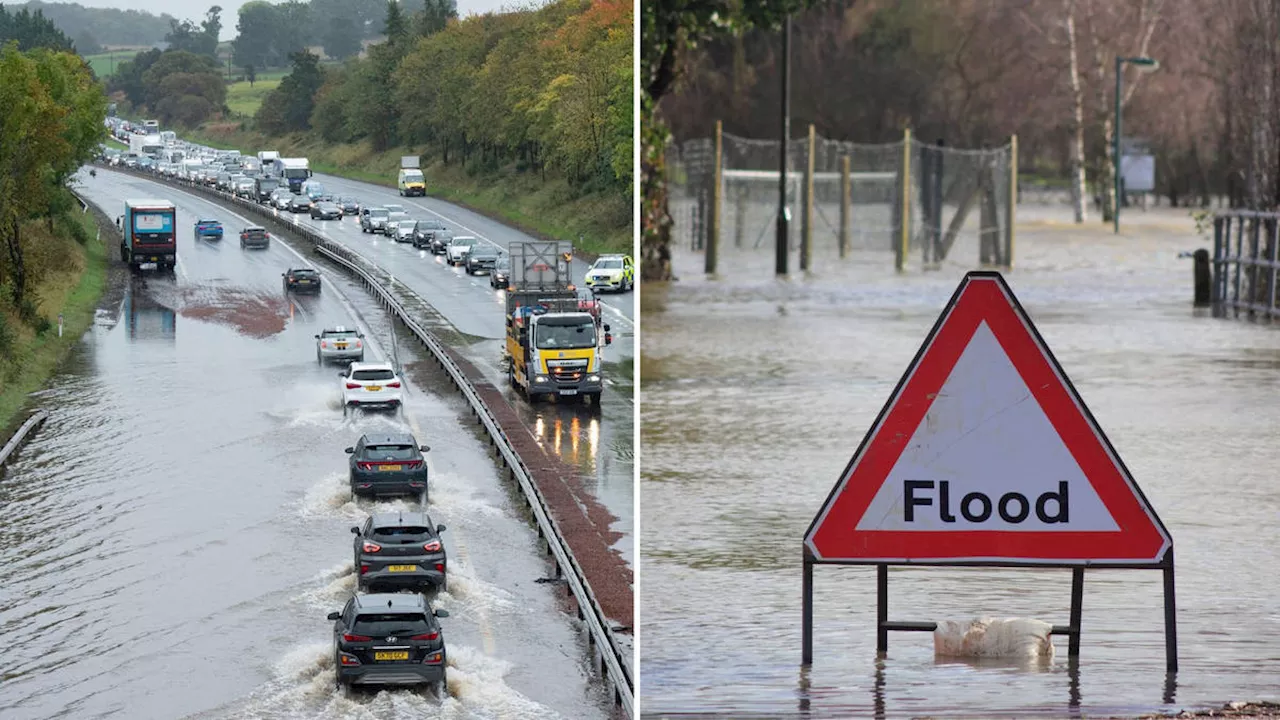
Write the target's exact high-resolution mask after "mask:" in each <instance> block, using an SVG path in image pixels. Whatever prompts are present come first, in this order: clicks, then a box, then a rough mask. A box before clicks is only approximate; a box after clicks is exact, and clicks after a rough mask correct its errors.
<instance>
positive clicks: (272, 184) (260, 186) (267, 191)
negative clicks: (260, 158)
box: [253, 177, 280, 202]
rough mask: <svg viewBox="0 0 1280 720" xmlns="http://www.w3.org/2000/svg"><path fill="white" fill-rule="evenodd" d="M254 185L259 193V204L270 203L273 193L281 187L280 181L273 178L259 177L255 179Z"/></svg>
mask: <svg viewBox="0 0 1280 720" xmlns="http://www.w3.org/2000/svg"><path fill="white" fill-rule="evenodd" d="M253 185H254V190H255V192H256V193H257V198H258V202H269V201H270V200H271V193H272V192H274V191H275V189H276V188H278V187H280V181H279V180H278V179H276V178H273V177H258V178H256V179H254V181H253Z"/></svg>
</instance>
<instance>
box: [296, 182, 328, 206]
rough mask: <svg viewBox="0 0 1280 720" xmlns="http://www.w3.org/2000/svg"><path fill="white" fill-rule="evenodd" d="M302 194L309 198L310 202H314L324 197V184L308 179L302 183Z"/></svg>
mask: <svg viewBox="0 0 1280 720" xmlns="http://www.w3.org/2000/svg"><path fill="white" fill-rule="evenodd" d="M302 194H303V195H306V196H307V197H309V198H311V202H313V203H314V202H316V201H318V200H320V199H322V198H323V197H324V195H325V190H324V186H323V185H321V184H320V183H319V182H317V181H315V180H308V181H306V182H304V183H302Z"/></svg>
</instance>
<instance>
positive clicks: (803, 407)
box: [641, 211, 1280, 717]
mask: <svg viewBox="0 0 1280 720" xmlns="http://www.w3.org/2000/svg"><path fill="white" fill-rule="evenodd" d="M1020 212H1021V211H1020ZM1026 214H1029V213H1024V214H1023V216H1024V217H1025V216H1026ZM1041 214H1042V215H1048V214H1049V213H1041ZM1143 218H1145V219H1143ZM1139 223H1142V225H1141V226H1139ZM1099 225H1100V224H1099V223H1096V222H1095V223H1093V225H1091V226H1087V227H1085V228H1077V227H1074V226H1071V225H1067V224H1062V225H1058V224H1057V223H1053V222H1048V221H1046V220H1045V219H1043V218H1042V219H1040V220H1038V221H1036V222H1032V223H1024V225H1023V226H1022V227H1020V228H1019V233H1018V253H1019V255H1018V257H1017V258H1016V262H1017V267H1016V269H1015V270H1014V271H1012V272H1009V273H1006V275H1005V277H1006V279H1007V280H1008V282H1009V284H1010V285H1011V287H1012V289H1013V291H1014V293H1016V295H1017V297H1018V299H1019V300H1020V301H1021V302H1022V304H1023V305H1024V306H1025V307H1026V309H1027V311H1028V313H1029V314H1030V316H1031V319H1032V321H1033V322H1035V323H1036V325H1037V327H1038V328H1039V330H1040V332H1041V334H1042V335H1043V336H1044V339H1045V342H1046V343H1047V344H1048V345H1049V347H1050V348H1051V349H1052V350H1053V352H1054V354H1055V355H1056V356H1057V358H1058V360H1059V361H1060V362H1061V363H1062V365H1063V367H1064V369H1065V371H1066V373H1067V375H1068V376H1069V377H1070V378H1071V380H1072V381H1073V382H1074V384H1075V386H1076V388H1077V390H1078V391H1079V392H1080V394H1081V396H1082V397H1083V399H1084V401H1085V403H1087V404H1088V406H1089V408H1090V409H1091V410H1092V412H1093V414H1094V416H1095V417H1096V418H1097V420H1098V423H1099V424H1100V425H1101V427H1102V429H1103V431H1104V432H1105V433H1106V434H1107V435H1108V436H1109V438H1110V440H1111V441H1112V443H1113V444H1114V445H1115V447H1116V450H1117V452H1118V453H1119V455H1120V456H1121V457H1122V458H1123V459H1124V461H1125V463H1126V464H1127V465H1128V467H1129V469H1130V471H1131V472H1132V473H1133V475H1134V477H1135V479H1136V480H1137V482H1138V484H1139V485H1140V487H1141V488H1142V489H1143V491H1144V493H1145V494H1146V496H1147V498H1148V499H1149V500H1150V501H1151V503H1152V504H1153V506H1154V507H1155V509H1156V511H1157V512H1158V513H1159V514H1160V517H1161V519H1162V520H1163V521H1164V523H1165V525H1166V526H1167V527H1168V528H1169V531H1170V532H1171V533H1172V535H1173V540H1174V546H1175V548H1176V550H1177V559H1178V563H1177V572H1178V575H1177V582H1178V587H1177V592H1178V597H1177V601H1178V631H1179V633H1178V640H1179V656H1180V665H1181V667H1180V672H1179V673H1178V674H1177V676H1176V678H1174V679H1173V683H1172V684H1170V685H1169V687H1166V680H1167V679H1166V676H1165V668H1164V660H1165V658H1164V635H1163V610H1162V607H1163V606H1162V595H1161V589H1162V587H1161V574H1160V572H1159V571H1145V570H1130V571H1119V570H1110V571H1108V570H1099V571H1089V572H1087V573H1086V575H1085V594H1084V606H1083V607H1084V616H1083V621H1082V627H1083V637H1082V649H1081V655H1080V666H1079V673H1078V677H1075V676H1074V674H1073V673H1071V672H1069V671H1068V664H1067V652H1066V647H1065V645H1066V642H1065V640H1064V639H1061V638H1059V639H1058V645H1059V647H1058V652H1057V657H1056V658H1055V659H1054V660H1053V661H1052V662H1047V663H1043V664H1035V665H1034V667H1026V666H1018V665H1016V664H1014V665H1011V664H1001V665H995V666H992V665H990V664H981V665H979V664H977V663H966V662H958V661H950V662H946V663H944V662H941V661H935V659H934V653H933V648H932V644H933V643H932V638H931V637H930V636H929V635H928V634H925V633H893V634H891V635H890V639H889V640H890V647H889V653H888V656H887V657H886V658H885V659H884V660H883V662H881V663H877V659H876V652H875V634H876V633H875V617H876V609H875V602H876V600H875V597H876V593H875V584H876V583H875V570H874V569H873V568H870V567H867V568H855V567H832V566H818V567H817V568H816V570H815V600H814V608H815V623H814V632H815V646H814V664H813V667H812V669H811V670H810V671H809V672H808V673H807V674H803V675H802V673H801V670H800V581H801V539H802V537H803V535H804V532H805V529H806V528H807V527H808V525H809V522H810V521H811V520H812V518H813V516H814V514H815V513H816V512H817V511H818V509H819V508H820V507H821V505H822V502H823V500H824V499H825V498H826V496H827V493H828V492H829V491H830V490H831V488H832V486H833V485H834V484H835V482H836V481H837V479H838V478H839V476H840V473H841V471H842V470H843V469H844V467H845V465H846V464H847V463H848V461H849V458H850V457H852V456H853V454H854V451H855V450H856V449H857V446H858V444H859V442H861V440H862V438H863V435H864V434H865V433H866V431H867V429H868V427H870V425H871V424H872V422H873V421H874V419H875V417H876V415H877V413H878V412H879V411H880V409H881V407H882V406H883V405H884V403H885V402H886V401H887V400H888V399H889V396H890V395H891V393H892V391H893V387H894V385H895V384H896V383H897V382H898V380H899V378H900V377H901V375H902V373H903V371H904V370H905V369H906V367H907V366H908V364H909V363H910V362H911V359H912V357H913V356H914V354H915V352H916V350H917V349H918V348H919V346H920V344H921V343H922V342H923V341H924V339H925V336H926V335H927V333H928V331H929V329H930V327H932V325H933V323H934V322H935V321H936V319H937V317H938V314H939V313H940V312H941V310H942V308H943V307H944V305H945V304H946V302H947V300H948V298H949V297H950V296H951V294H952V292H953V291H954V290H955V287H956V284H957V283H958V282H959V280H960V278H961V277H962V276H963V273H964V271H965V270H967V269H970V268H969V267H968V266H966V265H961V264H955V263H953V264H950V265H948V266H946V267H944V268H943V269H942V270H941V271H937V272H927V273H923V272H921V271H920V270H919V269H918V265H917V266H916V267H912V268H910V270H909V271H908V273H907V274H906V275H903V276H898V275H896V274H895V273H894V271H893V260H892V256H891V255H888V254H872V253H867V252H862V253H858V254H855V255H854V256H853V257H850V258H849V259H847V260H844V261H840V260H838V259H837V258H835V253H834V252H833V251H829V249H825V248H815V260H816V262H815V263H814V266H815V267H817V268H819V270H818V272H817V273H815V274H814V275H813V276H811V277H804V276H803V275H802V274H800V273H794V272H793V274H792V276H791V277H790V278H789V279H785V280H775V279H774V275H773V273H774V268H773V252H772V249H771V248H763V249H761V250H750V251H749V250H741V251H734V250H733V249H732V248H722V261H721V270H722V274H721V276H720V277H719V278H717V279H715V280H708V279H706V278H705V277H704V276H703V275H702V274H701V268H702V256H701V254H693V253H690V252H688V251H687V250H686V249H684V248H680V249H678V250H677V251H676V254H675V257H674V259H673V262H674V267H675V274H676V275H677V276H678V277H679V280H678V281H677V282H675V283H673V284H671V285H670V286H668V287H654V286H650V287H648V288H646V292H645V295H644V303H645V307H644V309H643V312H644V314H645V315H644V329H645V333H644V348H643V354H642V358H643V359H642V367H641V372H642V376H643V385H642V391H643V397H642V402H643V407H644V415H643V418H642V430H641V432H642V440H643V445H644V447H643V453H644V455H643V457H644V465H643V468H644V469H643V477H642V483H643V485H642V493H643V496H644V503H645V509H646V513H645V523H644V526H643V534H642V537H641V558H642V560H641V562H642V563H643V566H644V573H645V574H644V578H645V585H646V586H647V587H649V588H656V589H659V591H655V592H648V593H645V595H644V597H643V598H642V600H643V613H644V615H643V616H644V618H645V621H644V633H645V634H644V643H643V646H642V657H641V665H642V675H643V677H644V682H643V686H642V689H641V697H642V702H643V707H644V709H645V711H646V714H648V713H668V712H672V713H674V712H707V711H736V712H746V711H752V712H765V713H768V714H771V715H773V714H783V713H787V712H796V711H798V710H801V709H804V710H805V712H806V713H807V714H808V715H810V716H814V717H818V716H841V717H861V716H868V715H870V714H872V713H873V712H875V711H877V710H880V711H882V712H887V713H888V714H890V715H900V714H908V713H909V714H926V713H927V714H934V715H941V714H946V713H965V714H973V713H975V712H982V713H995V712H1003V713H1019V714H1023V715H1025V714H1028V713H1030V714H1036V713H1040V714H1050V713H1052V714H1060V713H1062V712H1064V711H1066V710H1067V709H1068V707H1070V706H1075V705H1079V708H1080V710H1081V711H1083V712H1085V713H1093V714H1096V713H1100V712H1109V713H1137V712H1149V711H1157V710H1168V709H1171V708H1186V707H1200V706H1217V705H1221V704H1222V703H1224V702H1227V701H1230V700H1236V699H1274V698H1275V697H1276V696H1277V693H1280V689H1278V688H1277V683H1276V678H1277V677H1280V649H1278V648H1280V572H1277V569H1278V568H1277V565H1278V564H1280V563H1277V560H1276V557H1277V552H1276V550H1275V548H1276V547H1277V546H1280V524H1277V523H1276V518H1277V517H1280V493H1277V492H1276V491H1275V486H1274V483H1275V473H1274V469H1273V468H1274V465H1275V463H1276V461H1277V459H1278V457H1280V455H1278V454H1277V453H1276V451H1275V450H1273V448H1272V442H1273V438H1272V437H1271V433H1270V428H1273V427H1277V426H1280V402H1276V400H1277V399H1280V394H1278V392H1277V391H1278V390H1280V334H1277V333H1276V332H1275V331H1274V330H1272V329H1270V328H1267V327H1260V326H1256V325H1252V324H1248V323H1245V322H1232V321H1223V320H1215V319H1211V318H1208V317H1206V316H1204V315H1203V314H1201V313H1198V312H1194V311H1193V310H1192V308H1191V297H1192V288H1191V267H1190V265H1189V261H1187V260H1180V259H1178V258H1177V254H1178V253H1179V252H1180V251H1183V250H1191V249H1194V248H1196V247H1202V246H1204V245H1205V244H1206V243H1205V241H1204V240H1202V239H1200V238H1198V237H1197V236H1196V235H1195V233H1194V228H1193V226H1192V225H1193V224H1192V222H1191V221H1190V220H1189V219H1188V218H1187V216H1186V214H1185V211H1153V212H1150V213H1147V214H1146V215H1145V216H1142V217H1140V216H1139V215H1138V213H1132V214H1130V215H1127V216H1126V225H1127V229H1126V231H1125V233H1124V234H1123V235H1121V236H1119V237H1117V236H1114V235H1112V234H1110V233H1109V232H1104V231H1102V230H1101V229H1100V228H1099V227H1098V226H1099ZM961 250H962V249H961V248H957V252H956V253H955V256H956V257H958V258H961V257H962V259H964V260H968V256H969V255H976V251H973V252H967V253H963V255H962V253H961ZM914 260H915V258H913V261H914ZM792 262H793V265H792V267H793V268H794V267H795V265H794V262H795V257H794V255H793V256H792ZM1070 578H1071V573H1070V571H1068V570H997V569H981V568H950V569H948V568H933V569H893V570H891V571H890V597H891V601H890V613H889V616H890V619H893V620H922V621H929V620H944V619H961V620H963V619H968V618H971V617H976V616H980V615H991V616H997V617H999V616H1019V617H1033V618H1039V619H1042V620H1046V621H1049V622H1054V623H1058V624H1066V622H1067V616H1068V608H1069V605H1070V586H1071V580H1070ZM1170 691H1172V693H1173V695H1174V702H1173V703H1172V704H1168V703H1167V702H1166V697H1165V696H1166V693H1167V692H1170Z"/></svg>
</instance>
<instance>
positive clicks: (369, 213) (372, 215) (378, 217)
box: [360, 207, 390, 233]
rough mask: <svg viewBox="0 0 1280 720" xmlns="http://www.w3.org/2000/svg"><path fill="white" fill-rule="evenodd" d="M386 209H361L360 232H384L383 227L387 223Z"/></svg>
mask: <svg viewBox="0 0 1280 720" xmlns="http://www.w3.org/2000/svg"><path fill="white" fill-rule="evenodd" d="M389 214H390V213H388V212H387V209H386V208H380V207H375V208H361V209H360V232H365V233H376V232H382V226H383V225H385V224H386V222H387V215H389Z"/></svg>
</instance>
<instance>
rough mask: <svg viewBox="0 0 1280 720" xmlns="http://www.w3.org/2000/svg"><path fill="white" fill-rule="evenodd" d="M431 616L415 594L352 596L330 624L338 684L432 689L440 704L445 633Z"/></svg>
mask: <svg viewBox="0 0 1280 720" xmlns="http://www.w3.org/2000/svg"><path fill="white" fill-rule="evenodd" d="M446 617H449V613H448V611H447V610H433V609H432V608H431V606H430V605H429V604H427V599H426V597H424V596H422V595H418V594H406V593H387V594H368V595H356V596H354V597H352V598H351V599H349V600H347V604H346V605H345V606H344V607H343V608H342V611H341V612H331V613H329V615H328V618H329V619H330V620H332V621H333V666H334V668H335V672H336V673H337V680H338V684H339V685H341V686H342V687H344V688H345V687H351V686H352V685H419V684H426V685H431V687H432V689H433V691H434V693H435V694H436V695H437V696H438V697H440V698H442V699H443V697H444V695H445V694H446V693H447V692H448V687H449V686H448V683H447V682H446V672H445V661H446V660H447V659H448V657H447V655H446V653H445V647H444V631H443V630H442V629H441V627H440V622H439V620H437V618H446Z"/></svg>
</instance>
